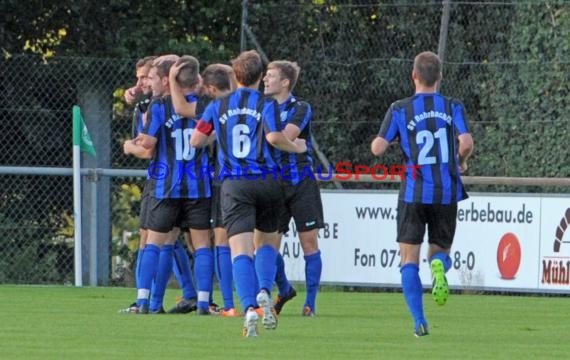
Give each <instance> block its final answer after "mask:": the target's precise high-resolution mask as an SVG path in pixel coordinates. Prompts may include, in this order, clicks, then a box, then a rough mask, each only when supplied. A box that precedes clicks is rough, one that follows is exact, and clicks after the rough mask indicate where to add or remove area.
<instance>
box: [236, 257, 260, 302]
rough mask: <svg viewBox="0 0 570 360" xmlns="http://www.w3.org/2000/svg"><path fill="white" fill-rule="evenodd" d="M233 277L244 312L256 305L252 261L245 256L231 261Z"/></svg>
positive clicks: (254, 276)
mask: <svg viewBox="0 0 570 360" xmlns="http://www.w3.org/2000/svg"><path fill="white" fill-rule="evenodd" d="M233 275H234V281H235V283H236V292H237V294H238V297H239V300H240V303H241V308H242V309H243V311H244V312H245V311H246V310H247V309H248V308H249V307H250V306H251V307H255V306H256V305H257V301H256V300H255V296H256V294H257V289H256V288H255V279H256V275H255V267H254V265H253V259H252V258H251V257H249V256H247V255H238V256H236V257H235V258H234V260H233Z"/></svg>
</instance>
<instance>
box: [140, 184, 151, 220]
mask: <svg viewBox="0 0 570 360" xmlns="http://www.w3.org/2000/svg"><path fill="white" fill-rule="evenodd" d="M149 189H150V186H149V185H148V181H145V182H144V186H143V191H142V194H141V209H140V228H141V229H143V230H147V229H148V224H147V222H148V219H147V218H148V200H149V198H150V190H149Z"/></svg>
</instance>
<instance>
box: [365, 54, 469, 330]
mask: <svg viewBox="0 0 570 360" xmlns="http://www.w3.org/2000/svg"><path fill="white" fill-rule="evenodd" d="M441 68H442V64H441V60H440V59H439V57H438V56H437V55H436V54H434V53H433V52H429V51H426V52H422V53H420V54H419V55H417V56H416V58H415V59H414V65H413V70H412V80H413V81H414V85H415V95H414V96H412V97H409V98H406V99H403V100H399V101H396V102H395V103H393V104H392V105H391V106H390V109H389V110H388V111H387V112H386V116H385V117H384V121H383V122H382V125H381V127H380V131H379V133H378V136H377V137H376V138H375V139H374V141H373V142H372V144H371V150H372V153H373V154H374V155H376V156H380V155H382V154H383V153H384V152H385V151H386V150H387V149H388V146H389V144H390V143H391V142H392V141H394V140H396V139H398V140H399V144H400V147H401V148H402V150H403V152H404V155H405V157H406V165H407V168H408V171H407V173H406V178H405V180H404V181H403V182H402V185H401V188H400V193H399V197H398V215H397V222H398V224H397V233H398V235H397V236H398V238H397V241H398V243H399V245H400V258H401V260H400V266H401V267H400V273H401V276H402V290H403V293H404V298H405V300H406V303H407V305H408V309H409V310H410V313H411V315H412V317H413V319H414V325H415V330H414V334H415V335H416V336H417V337H420V336H424V335H428V333H429V329H428V322H427V320H426V319H425V316H424V309H423V302H422V283H421V280H420V276H419V263H420V248H421V244H422V242H423V238H424V233H425V228H426V225H427V228H428V242H429V250H428V259H429V262H430V268H431V273H432V278H433V288H432V295H433V298H434V300H435V302H436V303H437V304H439V305H443V304H445V302H446V301H447V298H448V296H449V289H448V285H447V278H446V276H445V273H446V272H447V271H448V270H449V269H450V267H451V258H450V257H449V251H450V249H451V245H452V243H453V237H454V234H455V226H456V218H457V202H458V201H461V200H464V199H466V198H467V193H466V192H465V189H464V187H463V184H462V182H461V175H460V173H462V172H464V171H465V170H466V169H467V159H468V158H469V156H470V155H471V152H472V151H473V139H472V137H471V135H470V134H469V130H468V127H467V122H466V119H465V109H464V108H463V104H462V103H461V102H459V101H458V100H456V99H453V98H450V97H446V96H443V95H441V94H439V93H438V92H437V84H438V82H439V81H440V80H441V78H442V75H441ZM411 166H414V167H415V168H413V170H414V171H411V170H410V169H412V168H411ZM416 169H419V170H418V171H416ZM416 175H417V176H416Z"/></svg>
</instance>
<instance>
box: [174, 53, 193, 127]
mask: <svg viewBox="0 0 570 360" xmlns="http://www.w3.org/2000/svg"><path fill="white" fill-rule="evenodd" d="M184 65H185V64H184V63H181V64H179V65H176V64H174V65H172V66H171V67H170V72H169V73H168V79H169V83H170V95H171V97H172V105H173V106H174V111H175V112H176V113H177V114H178V115H181V116H184V117H187V118H194V117H196V102H192V103H189V102H188V101H186V98H185V97H184V91H183V89H182V87H180V85H179V84H178V82H177V81H176V76H178V73H179V71H180V68H181V67H183V66H184Z"/></svg>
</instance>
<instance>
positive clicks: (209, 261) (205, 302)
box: [194, 247, 214, 310]
mask: <svg viewBox="0 0 570 360" xmlns="http://www.w3.org/2000/svg"><path fill="white" fill-rule="evenodd" d="M213 273H214V255H213V254H212V249H210V248H209V247H206V248H200V249H196V251H195V252H194V274H196V282H197V285H198V308H200V309H202V310H208V309H209V307H210V295H211V293H212V277H213V275H214V274H213Z"/></svg>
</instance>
